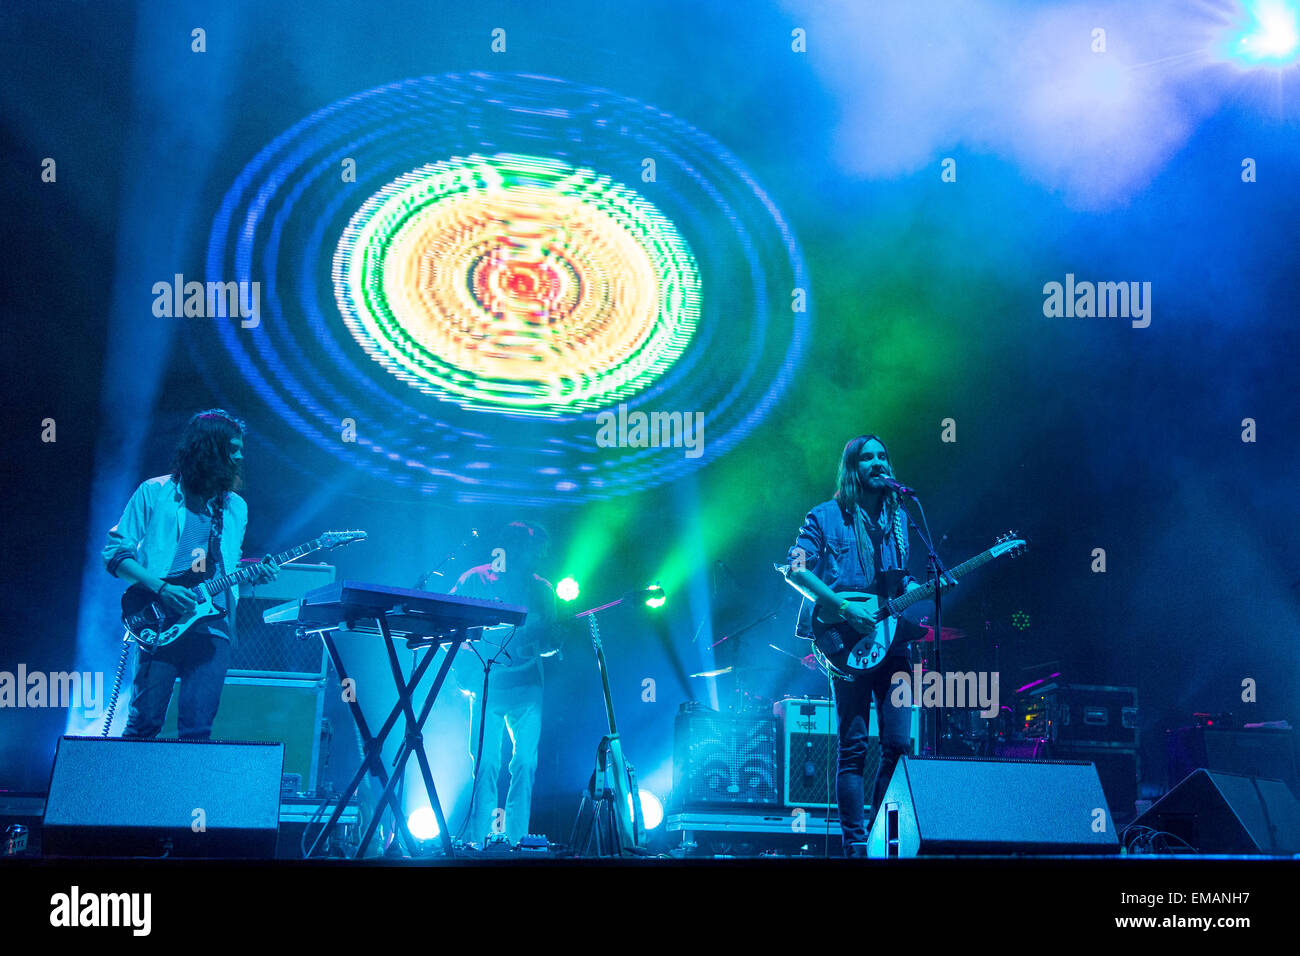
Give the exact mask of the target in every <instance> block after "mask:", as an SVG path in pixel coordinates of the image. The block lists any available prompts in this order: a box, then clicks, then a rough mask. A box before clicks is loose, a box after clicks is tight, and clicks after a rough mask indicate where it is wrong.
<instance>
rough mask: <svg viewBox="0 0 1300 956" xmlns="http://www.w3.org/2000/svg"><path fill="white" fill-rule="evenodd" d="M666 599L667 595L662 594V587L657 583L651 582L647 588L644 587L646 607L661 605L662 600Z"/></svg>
mask: <svg viewBox="0 0 1300 956" xmlns="http://www.w3.org/2000/svg"><path fill="white" fill-rule="evenodd" d="M667 600H668V596H667V595H666V594H664V589H663V588H661V587H660V586H659V585H657V584H652V585H650V586H649V587H648V588H646V599H645V606H646V607H663V606H664V601H667Z"/></svg>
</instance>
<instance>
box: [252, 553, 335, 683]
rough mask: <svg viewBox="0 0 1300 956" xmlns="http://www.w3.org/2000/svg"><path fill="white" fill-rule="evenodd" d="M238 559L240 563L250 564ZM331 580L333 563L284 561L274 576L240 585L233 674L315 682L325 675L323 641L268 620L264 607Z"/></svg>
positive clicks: (293, 599)
mask: <svg viewBox="0 0 1300 956" xmlns="http://www.w3.org/2000/svg"><path fill="white" fill-rule="evenodd" d="M254 563H256V562H254V561H247V560H246V561H241V562H240V566H241V567H243V566H247V565H249V564H254ZM333 581H334V566H333V565H331V564H297V563H294V564H286V565H284V567H282V568H280V574H279V576H278V577H277V578H276V579H275V580H274V581H268V582H267V583H266V584H258V585H244V586H243V587H242V588H240V589H239V603H238V604H236V605H235V629H236V631H237V633H238V638H239V640H238V641H237V642H236V645H235V649H234V653H232V654H231V657H230V670H229V672H228V673H229V675H230V676H231V677H278V678H282V679H288V680H306V681H319V680H322V679H323V678H324V677H325V645H324V642H322V641H321V639H320V638H319V637H317V636H315V635H314V634H313V635H308V636H306V637H302V638H300V637H299V636H298V633H297V628H296V627H295V626H294V625H291V624H266V623H264V622H263V621H262V612H263V611H266V610H268V609H270V608H272V607H274V606H276V605H277V604H283V603H284V602H286V601H297V600H298V599H300V598H301V597H302V596H303V595H304V594H306V593H307V592H308V591H310V590H312V589H313V588H318V587H320V586H322V585H325V584H330V583H332V582H333Z"/></svg>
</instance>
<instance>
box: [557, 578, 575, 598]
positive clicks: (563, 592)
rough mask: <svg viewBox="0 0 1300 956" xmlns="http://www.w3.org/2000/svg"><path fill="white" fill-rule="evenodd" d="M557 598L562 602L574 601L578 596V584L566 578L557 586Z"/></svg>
mask: <svg viewBox="0 0 1300 956" xmlns="http://www.w3.org/2000/svg"><path fill="white" fill-rule="evenodd" d="M555 596H556V597H558V598H559V599H560V600H561V601H572V600H573V599H574V598H576V597H577V596H578V582H577V581H575V580H573V578H564V579H563V580H562V581H560V583H559V584H557V585H556V586H555Z"/></svg>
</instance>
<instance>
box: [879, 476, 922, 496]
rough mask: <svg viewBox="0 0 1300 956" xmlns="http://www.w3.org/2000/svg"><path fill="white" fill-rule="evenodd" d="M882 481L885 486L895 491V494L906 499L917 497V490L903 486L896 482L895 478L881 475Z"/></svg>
mask: <svg viewBox="0 0 1300 956" xmlns="http://www.w3.org/2000/svg"><path fill="white" fill-rule="evenodd" d="M880 480H881V481H883V482H884V483H885V484H887V485H888V486H889V487H890V488H891V489H893V491H894V493H895V494H899V495H902V496H903V497H904V498H915V497H916V491H915V489H912V488H909V487H907V485H905V484H903V483H902V482H901V481H895V480H894V479H893V478H890V477H889V476H888V475H881V476H880Z"/></svg>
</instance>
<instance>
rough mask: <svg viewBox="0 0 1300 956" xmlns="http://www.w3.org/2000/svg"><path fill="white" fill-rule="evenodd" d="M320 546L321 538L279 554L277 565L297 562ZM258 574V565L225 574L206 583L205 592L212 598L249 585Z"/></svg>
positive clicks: (204, 585) (276, 560)
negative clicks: (236, 586)
mask: <svg viewBox="0 0 1300 956" xmlns="http://www.w3.org/2000/svg"><path fill="white" fill-rule="evenodd" d="M320 546H321V543H320V538H315V539H313V540H311V541H308V542H307V543H306V544H300V545H298V547H296V548H290V549H289V550H288V551H281V552H280V553H279V554H277V555H275V563H276V564H288V563H289V562H290V561H296V560H298V559H299V558H301V557H302V556H303V555H304V554H311V553H312V552H313V551H319V550H320ZM256 574H257V566H256V565H253V566H250V567H247V568H242V569H240V570H239V571H232V572H231V573H230V574H223V575H222V576H221V577H219V578H213V579H212V580H210V581H204V582H203V590H204V591H206V592H207V594H208V595H209V596H211V595H213V594H216V593H217V592H219V591H224V590H225V589H226V588H228V587H232V586H234V585H238V584H247V583H248V582H249V581H251V580H253V577H254V576H255V575H256Z"/></svg>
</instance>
